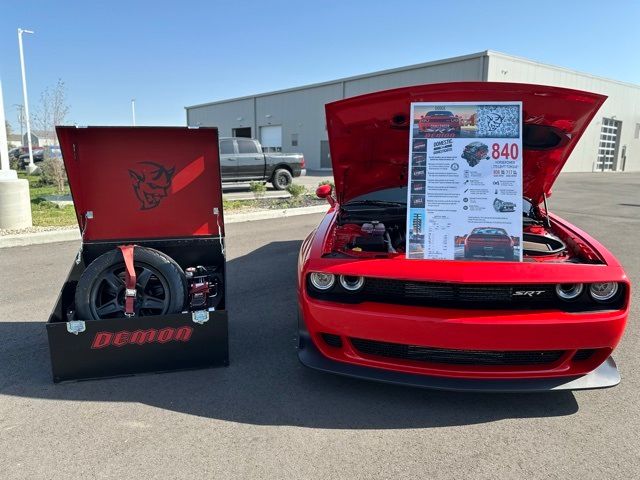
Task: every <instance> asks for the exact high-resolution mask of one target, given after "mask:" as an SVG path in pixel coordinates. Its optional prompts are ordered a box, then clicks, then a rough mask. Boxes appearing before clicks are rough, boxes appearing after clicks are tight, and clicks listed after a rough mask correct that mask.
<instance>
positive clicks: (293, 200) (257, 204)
mask: <svg viewBox="0 0 640 480" xmlns="http://www.w3.org/2000/svg"><path fill="white" fill-rule="evenodd" d="M326 203H327V201H326V200H325V199H320V198H317V197H315V196H314V195H300V196H299V197H290V198H257V199H255V200H223V201H222V204H223V205H222V207H223V208H224V211H225V212H227V213H230V212H236V213H237V212H241V211H242V210H256V209H268V210H281V209H284V208H299V207H311V206H314V205H325V204H326ZM327 208H328V206H327Z"/></svg>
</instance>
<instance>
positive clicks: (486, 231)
mask: <svg viewBox="0 0 640 480" xmlns="http://www.w3.org/2000/svg"><path fill="white" fill-rule="evenodd" d="M471 234H472V235H473V234H478V235H506V234H507V232H506V230H503V229H502V228H474V229H473V231H472V232H471Z"/></svg>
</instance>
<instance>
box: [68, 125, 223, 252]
mask: <svg viewBox="0 0 640 480" xmlns="http://www.w3.org/2000/svg"><path fill="white" fill-rule="evenodd" d="M56 131H57V133H58V139H59V140H60V148H61V149H62V156H63V159H64V164H65V167H66V169H67V175H68V177H69V186H70V187H71V194H72V196H73V204H74V207H75V209H76V215H77V217H78V224H79V226H80V229H81V231H82V232H83V241H85V242H87V241H103V240H121V239H127V240H135V239H146V238H189V237H194V236H199V237H200V236H218V235H224V222H223V219H222V189H221V184H220V160H219V157H218V130H217V129H216V128H197V129H192V128H187V127H86V128H76V127H57V128H56ZM216 213H217V215H216Z"/></svg>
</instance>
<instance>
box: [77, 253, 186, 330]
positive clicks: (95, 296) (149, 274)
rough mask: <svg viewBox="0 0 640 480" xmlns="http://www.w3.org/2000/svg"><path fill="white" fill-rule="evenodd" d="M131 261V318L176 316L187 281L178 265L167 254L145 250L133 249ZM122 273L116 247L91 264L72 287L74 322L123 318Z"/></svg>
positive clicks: (183, 302) (183, 297) (122, 269)
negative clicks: (133, 287) (133, 289)
mask: <svg viewBox="0 0 640 480" xmlns="http://www.w3.org/2000/svg"><path fill="white" fill-rule="evenodd" d="M133 262H134V267H135V269H136V273H137V275H138V282H137V284H136V289H137V291H138V295H137V297H136V301H135V315H136V316H149V315H168V314H173V313H180V312H181V311H182V310H183V309H184V305H185V303H186V300H187V279H186V276H185V274H184V271H183V270H182V268H180V265H178V264H177V263H176V262H175V261H174V260H173V259H172V258H171V257H169V256H168V255H166V254H164V253H162V252H159V251H158V250H154V249H152V248H146V247H135V251H134V255H133ZM124 270H125V265H124V259H123V258H122V252H121V251H120V249H118V248H116V249H114V250H110V251H108V252H107V253H104V254H102V255H100V256H99V257H98V258H96V259H95V260H94V261H93V262H91V264H90V265H89V266H88V267H87V268H86V269H85V271H84V272H83V273H82V276H81V277H80V280H79V281H78V286H77V288H76V294H75V303H76V314H77V315H76V316H77V318H78V319H80V320H100V319H105V318H124V316H125V314H124V288H125V287H124Z"/></svg>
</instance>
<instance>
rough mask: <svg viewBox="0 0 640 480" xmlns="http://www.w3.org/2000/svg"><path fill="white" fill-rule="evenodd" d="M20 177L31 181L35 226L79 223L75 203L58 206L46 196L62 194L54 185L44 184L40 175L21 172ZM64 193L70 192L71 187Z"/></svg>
mask: <svg viewBox="0 0 640 480" xmlns="http://www.w3.org/2000/svg"><path fill="white" fill-rule="evenodd" d="M18 177H20V178H24V179H27V180H28V181H29V194H30V196H31V217H32V218H33V226H34V227H66V226H74V225H77V220H76V212H75V210H74V208H73V205H67V206H64V207H58V206H57V205H56V204H55V203H51V202H47V201H46V200H45V199H44V198H42V197H44V196H47V195H60V193H59V192H58V191H57V190H56V187H54V186H53V185H42V184H41V183H40V176H39V175H27V174H26V173H19V174H18ZM64 194H69V187H66V188H65V192H64V193H63V195H64Z"/></svg>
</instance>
